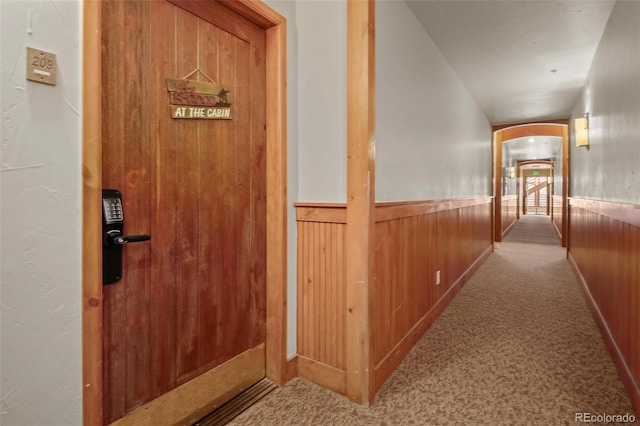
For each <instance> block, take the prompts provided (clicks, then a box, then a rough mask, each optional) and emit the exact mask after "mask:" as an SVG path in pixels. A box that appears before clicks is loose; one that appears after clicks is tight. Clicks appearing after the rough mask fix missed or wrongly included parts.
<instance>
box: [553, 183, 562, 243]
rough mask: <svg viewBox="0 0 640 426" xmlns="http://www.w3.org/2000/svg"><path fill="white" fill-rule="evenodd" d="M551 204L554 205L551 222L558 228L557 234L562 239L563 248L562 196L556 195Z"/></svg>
mask: <svg viewBox="0 0 640 426" xmlns="http://www.w3.org/2000/svg"><path fill="white" fill-rule="evenodd" d="M551 203H552V210H551V221H552V223H553V226H554V227H555V228H556V232H557V233H558V236H559V237H560V239H561V240H562V242H563V244H562V245H563V246H564V245H565V244H564V238H562V237H563V235H562V229H563V228H562V195H554V196H553V197H552V198H551Z"/></svg>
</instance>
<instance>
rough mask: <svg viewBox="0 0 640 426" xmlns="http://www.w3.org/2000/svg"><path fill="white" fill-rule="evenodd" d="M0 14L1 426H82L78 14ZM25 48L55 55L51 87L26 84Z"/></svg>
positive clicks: (38, 6)
mask: <svg viewBox="0 0 640 426" xmlns="http://www.w3.org/2000/svg"><path fill="white" fill-rule="evenodd" d="M0 7H1V15H2V25H1V38H2V89H1V95H2V96H1V97H2V160H1V166H0V168H1V172H0V179H1V183H0V185H1V190H0V197H1V220H2V228H1V229H2V231H1V232H2V235H1V244H2V246H1V252H2V266H1V289H0V290H1V306H2V307H1V309H2V344H1V346H2V349H1V351H2V352H1V357H2V358H1V359H2V363H1V370H0V375H1V376H2V410H1V411H2V417H1V420H0V423H2V425H5V426H10V425H71V424H73V425H80V424H81V423H82V378H81V373H82V350H81V306H80V301H81V250H80V244H81V241H80V235H81V211H80V196H81V190H80V188H81V164H80V149H81V136H80V125H81V119H80V111H81V104H80V84H81V80H80V12H81V6H80V3H79V2H76V1H4V0H3V1H2V2H1V3H0ZM27 46H29V47H34V48H38V49H42V50H46V51H49V52H52V53H56V54H57V61H58V84H57V86H48V85H44V84H40V83H33V82H30V81H27V80H26V71H25V67H26V65H25V64H26V48H27Z"/></svg>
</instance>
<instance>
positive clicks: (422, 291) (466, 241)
mask: <svg viewBox="0 0 640 426" xmlns="http://www.w3.org/2000/svg"><path fill="white" fill-rule="evenodd" d="M491 216H492V198H491V197H482V198H475V199H461V200H447V201H424V202H415V203H400V204H397V203H396V204H378V205H376V229H375V232H376V250H375V278H376V279H375V280H374V281H373V282H372V283H371V288H370V302H369V312H370V315H371V318H370V321H371V346H372V347H371V362H372V365H371V371H372V374H373V380H372V393H375V391H377V390H378V389H379V388H380V386H382V384H383V383H384V381H385V380H386V379H387V377H389V375H390V374H391V373H392V372H393V371H394V370H395V368H396V367H397V366H398V364H399V363H400V362H401V361H402V359H403V358H404V357H405V356H406V354H407V353H408V352H409V351H410V350H411V348H412V347H413V346H414V344H415V343H416V342H417V341H418V339H419V338H420V337H421V336H422V335H423V334H424V332H425V331H426V330H427V328H428V327H429V326H430V325H431V323H432V322H433V321H434V320H435V319H436V318H437V317H438V315H439V314H440V313H441V312H442V310H443V309H444V308H445V306H446V305H447V304H448V302H449V301H450V300H451V299H452V298H453V296H454V295H455V293H456V292H457V290H459V288H460V287H461V285H462V284H463V283H464V282H465V281H466V280H467V279H468V278H469V276H470V275H471V274H472V272H473V271H474V270H475V268H474V267H475V266H479V264H480V263H481V260H483V259H484V257H485V256H486V255H488V254H489V253H491V250H492V247H493V246H492V232H491V229H492V228H491ZM436 271H440V284H439V285H438V284H436Z"/></svg>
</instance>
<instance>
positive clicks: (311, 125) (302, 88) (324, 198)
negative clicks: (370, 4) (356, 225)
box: [290, 1, 347, 202]
mask: <svg viewBox="0 0 640 426" xmlns="http://www.w3.org/2000/svg"><path fill="white" fill-rule="evenodd" d="M296 8H297V10H296V31H297V40H298V52H297V55H298V87H297V90H298V111H291V113H292V114H297V120H298V125H299V131H300V133H299V135H298V137H299V139H298V140H299V146H298V155H299V165H298V166H299V183H298V184H299V200H300V201H312V202H345V201H346V197H347V195H346V194H347V5H346V2H343V1H299V2H296ZM290 117H291V116H290Z"/></svg>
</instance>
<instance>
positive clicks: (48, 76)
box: [27, 47, 57, 86]
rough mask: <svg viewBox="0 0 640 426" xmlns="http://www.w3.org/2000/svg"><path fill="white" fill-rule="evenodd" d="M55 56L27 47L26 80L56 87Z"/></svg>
mask: <svg viewBox="0 0 640 426" xmlns="http://www.w3.org/2000/svg"><path fill="white" fill-rule="evenodd" d="M56 68H57V65H56V55H55V54H53V53H49V52H45V51H44V50H39V49H34V48H33V47H27V80H31V81H37V82H38V83H44V84H50V85H52V86H55V85H56V80H57V79H56V77H57V76H56V74H57V71H56Z"/></svg>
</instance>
